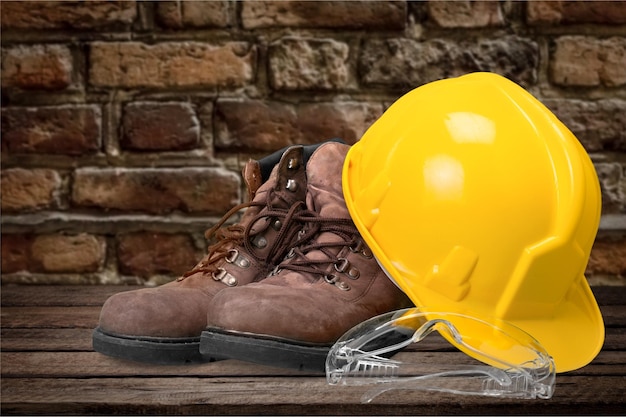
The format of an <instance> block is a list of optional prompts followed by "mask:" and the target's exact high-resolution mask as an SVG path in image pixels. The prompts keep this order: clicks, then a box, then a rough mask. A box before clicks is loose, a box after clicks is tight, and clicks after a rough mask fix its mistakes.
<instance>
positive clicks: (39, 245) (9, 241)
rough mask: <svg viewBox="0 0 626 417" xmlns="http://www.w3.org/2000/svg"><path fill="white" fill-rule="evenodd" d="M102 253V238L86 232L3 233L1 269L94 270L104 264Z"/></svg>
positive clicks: (103, 251)
mask: <svg viewBox="0 0 626 417" xmlns="http://www.w3.org/2000/svg"><path fill="white" fill-rule="evenodd" d="M105 256H106V242H105V240H104V239H103V238H102V237H99V236H94V235H90V234H86V233H81V234H78V235H64V234H45V235H13V234H3V235H2V272H3V273H11V272H19V271H27V272H46V273H86V272H96V271H98V270H99V269H100V268H101V267H102V266H103V264H104V260H105ZM5 258H6V259H5Z"/></svg>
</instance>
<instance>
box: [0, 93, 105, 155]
mask: <svg viewBox="0 0 626 417" xmlns="http://www.w3.org/2000/svg"><path fill="white" fill-rule="evenodd" d="M101 117H102V116H101V111H100V108H99V106H96V105H84V104H79V105H66V106H59V107H6V108H3V109H2V128H1V129H2V151H3V152H10V153H50V154H65V155H81V154H89V153H94V152H97V151H98V150H99V148H100V143H101Z"/></svg>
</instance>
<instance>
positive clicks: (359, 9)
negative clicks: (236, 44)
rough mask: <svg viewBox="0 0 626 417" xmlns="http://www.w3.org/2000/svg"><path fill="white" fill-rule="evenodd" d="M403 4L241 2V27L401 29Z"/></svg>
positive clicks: (402, 2) (404, 9)
mask: <svg viewBox="0 0 626 417" xmlns="http://www.w3.org/2000/svg"><path fill="white" fill-rule="evenodd" d="M406 17H407V6H406V2H404V1H256V0H255V1H244V2H243V4H242V10H241V21H242V24H243V26H244V28H247V29H253V28H266V27H289V26H293V27H319V28H332V29H366V30H380V29H387V30H392V29H396V30H398V29H403V28H404V26H405V24H406Z"/></svg>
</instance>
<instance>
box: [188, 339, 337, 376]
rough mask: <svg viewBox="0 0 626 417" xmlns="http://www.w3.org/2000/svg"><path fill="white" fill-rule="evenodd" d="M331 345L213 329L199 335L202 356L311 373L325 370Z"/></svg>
mask: <svg viewBox="0 0 626 417" xmlns="http://www.w3.org/2000/svg"><path fill="white" fill-rule="evenodd" d="M330 348H331V346H319V345H305V344H298V343H293V342H290V341H286V340H283V339H281V340H278V339H271V338H267V337H259V336H257V335H247V334H242V333H232V332H227V331H223V330H220V329H213V328H208V329H207V330H205V331H203V332H202V336H201V338H200V353H201V354H203V355H207V356H218V357H222V358H230V359H239V360H243V361H246V362H252V363H257V364H260V365H269V366H275V367H279V368H290V369H298V370H301V371H313V372H325V370H326V356H327V355H328V351H329V350H330Z"/></svg>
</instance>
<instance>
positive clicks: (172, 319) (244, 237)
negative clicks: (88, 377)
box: [93, 145, 319, 364]
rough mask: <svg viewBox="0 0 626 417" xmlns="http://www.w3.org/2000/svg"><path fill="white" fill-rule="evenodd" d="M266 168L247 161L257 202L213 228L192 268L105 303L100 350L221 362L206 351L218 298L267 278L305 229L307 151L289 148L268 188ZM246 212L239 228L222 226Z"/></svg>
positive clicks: (96, 342)
mask: <svg viewBox="0 0 626 417" xmlns="http://www.w3.org/2000/svg"><path fill="white" fill-rule="evenodd" d="M311 146H313V145H311ZM316 146H319V145H316ZM264 159H265V158H264ZM272 163H273V164H274V162H272ZM266 165H267V164H266ZM263 167H265V168H267V166H265V165H264V166H261V164H259V162H257V161H252V160H250V161H249V162H248V163H247V164H246V166H245V167H244V169H243V178H244V181H245V183H246V185H247V187H248V193H249V200H250V201H249V202H247V203H243V204H240V205H238V206H236V207H234V208H233V209H232V210H230V211H229V212H228V213H226V215H225V216H224V217H223V218H222V220H221V221H220V222H219V223H218V224H216V225H215V226H214V227H213V228H211V229H209V230H208V231H207V237H208V238H209V237H213V238H214V239H213V240H217V242H216V243H215V244H213V245H212V246H210V247H209V250H208V254H207V255H206V256H205V257H204V259H202V260H201V261H200V262H199V263H198V264H197V265H196V266H195V267H194V268H193V269H192V270H191V271H189V272H187V273H186V274H184V275H183V276H182V277H180V278H178V279H177V280H176V281H173V282H170V283H167V284H165V285H162V286H160V287H156V288H143V289H139V290H134V291H128V292H122V293H119V294H115V295H113V296H112V297H110V298H109V299H108V300H107V301H106V302H105V304H104V305H103V307H102V311H101V313H100V323H99V326H98V328H96V329H95V330H94V333H93V347H94V349H95V350H96V351H98V352H101V353H103V354H106V355H110V356H114V357H119V358H124V359H131V360H137V361H142V362H150V363H161V364H177V363H187V362H205V361H210V360H213V359H218V358H216V357H215V356H212V355H209V356H203V355H201V354H200V352H199V343H200V334H201V333H202V331H203V330H204V329H205V328H206V326H207V322H206V319H207V309H208V307H209V305H210V303H211V300H212V299H213V297H214V296H215V295H216V294H217V293H218V292H219V291H221V290H223V289H224V288H228V287H239V286H242V285H245V284H249V283H251V282H254V281H259V280H261V279H263V278H265V277H266V276H267V275H268V273H269V272H270V271H271V270H272V269H273V268H274V267H275V265H277V264H278V263H279V262H280V261H281V260H282V259H283V258H284V256H285V254H286V253H287V252H288V251H289V250H290V248H291V247H293V245H294V244H295V242H296V240H297V239H298V232H299V230H300V229H301V228H302V224H296V222H294V220H293V218H294V216H295V215H296V214H297V213H298V212H299V211H302V210H305V209H306V204H305V196H306V189H307V187H306V173H305V161H304V159H303V147H302V146H293V147H290V148H288V149H286V150H285V151H284V153H283V154H282V157H281V158H280V160H279V161H278V163H277V164H276V166H275V167H274V168H273V170H272V171H271V175H270V176H269V179H268V180H267V181H266V182H265V183H263V184H262V185H261V182H262V180H261V178H262V175H261V168H263ZM244 208H246V211H245V213H244V214H243V216H242V218H241V221H240V222H239V223H238V224H235V225H230V226H228V227H222V228H220V227H221V226H222V225H223V223H224V222H226V220H227V219H228V218H229V217H231V216H232V215H233V214H235V213H236V212H238V211H239V210H241V209H244Z"/></svg>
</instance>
